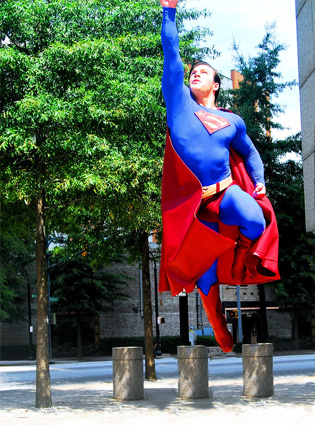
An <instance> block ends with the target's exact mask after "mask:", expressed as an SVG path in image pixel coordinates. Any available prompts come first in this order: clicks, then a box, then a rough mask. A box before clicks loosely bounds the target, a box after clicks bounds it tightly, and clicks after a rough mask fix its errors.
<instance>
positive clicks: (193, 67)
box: [188, 61, 221, 102]
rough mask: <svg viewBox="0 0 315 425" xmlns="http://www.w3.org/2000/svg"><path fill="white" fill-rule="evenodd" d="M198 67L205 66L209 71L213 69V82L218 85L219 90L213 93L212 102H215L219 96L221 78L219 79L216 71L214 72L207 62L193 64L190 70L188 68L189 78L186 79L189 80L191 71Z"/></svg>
mask: <svg viewBox="0 0 315 425" xmlns="http://www.w3.org/2000/svg"><path fill="white" fill-rule="evenodd" d="M199 65H207V66H209V67H210V68H211V69H213V71H214V78H213V79H214V82H215V83H218V84H219V88H218V90H216V91H215V92H214V100H215V102H216V101H217V99H218V96H219V92H220V87H221V78H220V75H219V74H218V71H216V70H215V69H214V68H213V66H211V65H210V64H209V63H208V62H206V61H198V62H195V63H194V64H193V65H192V66H191V68H190V71H189V77H188V79H190V76H191V73H192V71H193V69H195V68H196V66H199Z"/></svg>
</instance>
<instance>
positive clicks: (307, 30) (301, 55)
mask: <svg viewBox="0 0 315 425" xmlns="http://www.w3.org/2000/svg"><path fill="white" fill-rule="evenodd" d="M295 3H296V21H297V41H298V60H299V85H300V103H301V124H302V147H303V170H304V191H305V213H306V231H308V232H315V125H314V120H315V96H314V93H315V0H296V1H295Z"/></svg>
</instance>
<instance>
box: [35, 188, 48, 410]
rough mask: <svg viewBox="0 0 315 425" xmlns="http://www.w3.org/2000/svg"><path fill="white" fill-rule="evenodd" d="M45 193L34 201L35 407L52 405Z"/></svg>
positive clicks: (41, 192)
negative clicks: (35, 294) (35, 281)
mask: <svg viewBox="0 0 315 425" xmlns="http://www.w3.org/2000/svg"><path fill="white" fill-rule="evenodd" d="M44 210H45V195H44V191H43V190H41V191H40V194H39V196H38V198H37V202H36V265H37V286H36V289H37V346H36V404H35V406H36V407H37V408H41V409H44V408H47V407H51V406H52V401H51V387H50V374H49V338H48V300H47V295H48V291H47V289H48V288H47V284H48V279H47V262H46V260H47V258H46V234H45V213H44Z"/></svg>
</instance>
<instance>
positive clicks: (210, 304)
mask: <svg viewBox="0 0 315 425" xmlns="http://www.w3.org/2000/svg"><path fill="white" fill-rule="evenodd" d="M199 294H200V297H201V300H202V303H203V307H204V309H205V311H206V313H207V317H208V320H209V322H210V323H211V326H212V328H213V332H214V336H215V339H216V341H217V343H218V345H219V347H220V348H221V350H222V351H224V352H225V353H229V352H230V351H232V349H233V336H232V334H231V332H230V331H229V330H228V328H227V322H226V318H225V316H224V314H223V313H222V306H221V300H220V295H219V284H218V283H216V284H215V285H213V286H211V288H210V291H209V294H208V295H207V296H206V295H204V294H203V293H202V292H201V291H200V290H199Z"/></svg>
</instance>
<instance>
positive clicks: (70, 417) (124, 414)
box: [0, 376, 315, 425]
mask: <svg viewBox="0 0 315 425" xmlns="http://www.w3.org/2000/svg"><path fill="white" fill-rule="evenodd" d="M177 382H178V381H177V379H174V378H165V379H164V378H163V379H160V380H157V381H156V382H149V381H145V384H144V386H145V399H144V400H140V401H129V402H118V401H116V400H114V399H113V398H112V397H113V384H112V382H103V383H97V382H96V383H89V384H82V383H78V384H67V383H63V382H59V383H58V384H55V385H53V386H52V398H53V404H54V406H53V407H52V408H51V409H41V410H38V409H35V408H34V403H35V387H34V386H25V387H23V388H15V389H12V390H10V391H2V392H1V411H0V420H1V423H3V424H6V425H18V424H23V425H72V424H74V425H100V424H102V425H112V424H115V425H125V424H126V425H133V424H135V425H142V424H145V425H152V424H159V425H168V424H170V425H179V424H180V425H186V424H189V425H194V424H198V425H203V424H207V425H208V424H209V425H222V424H228V423H232V424H233V425H238V424H241V425H249V424H250V425H253V424H254V425H260V424H263V425H282V424H283V425H314V424H315V376H284V377H283V376H282V377H279V378H275V379H274V396H273V397H268V398H265V399H259V400H250V399H246V398H244V397H243V396H242V385H243V380H242V379H224V380H220V379H218V380H213V381H210V385H209V387H210V392H211V397H210V398H209V399H201V400H181V399H179V398H178V397H177ZM17 406H19V408H17Z"/></svg>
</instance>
